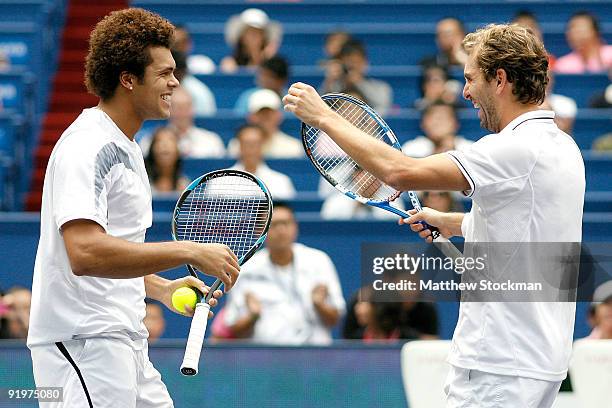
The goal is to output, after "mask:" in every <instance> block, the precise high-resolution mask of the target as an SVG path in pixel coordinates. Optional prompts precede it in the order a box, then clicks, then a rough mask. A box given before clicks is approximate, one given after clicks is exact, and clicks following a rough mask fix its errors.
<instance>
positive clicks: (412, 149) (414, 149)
mask: <svg viewBox="0 0 612 408" xmlns="http://www.w3.org/2000/svg"><path fill="white" fill-rule="evenodd" d="M472 143H474V142H472V141H471V140H467V139H465V138H463V137H461V136H455V150H464V149H466V148H467V147H469V146H471V145H472ZM434 148H435V146H434V143H433V142H432V141H431V139H429V138H427V137H425V136H419V137H416V138H414V139H413V140H409V141H407V142H406V143H404V145H403V146H402V151H403V152H404V154H405V155H406V156H410V157H426V156H431V155H432V154H433V152H434Z"/></svg>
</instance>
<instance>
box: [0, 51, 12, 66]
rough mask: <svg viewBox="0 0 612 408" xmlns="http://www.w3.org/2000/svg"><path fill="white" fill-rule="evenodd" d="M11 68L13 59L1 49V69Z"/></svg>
mask: <svg viewBox="0 0 612 408" xmlns="http://www.w3.org/2000/svg"><path fill="white" fill-rule="evenodd" d="M9 69H11V60H10V59H9V57H8V55H6V53H5V52H4V51H2V50H0V71H8V70H9Z"/></svg>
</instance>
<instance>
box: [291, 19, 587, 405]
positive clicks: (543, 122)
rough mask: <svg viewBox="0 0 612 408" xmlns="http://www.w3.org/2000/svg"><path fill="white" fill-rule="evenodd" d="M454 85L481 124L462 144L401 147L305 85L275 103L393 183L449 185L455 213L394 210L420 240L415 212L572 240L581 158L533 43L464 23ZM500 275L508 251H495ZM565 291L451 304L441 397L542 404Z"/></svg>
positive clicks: (423, 232)
mask: <svg viewBox="0 0 612 408" xmlns="http://www.w3.org/2000/svg"><path fill="white" fill-rule="evenodd" d="M463 48H464V50H465V51H466V53H467V54H468V61H467V64H466V66H465V81H466V82H465V87H464V89H463V96H464V97H465V99H467V100H470V101H471V102H472V103H473V105H474V107H475V108H478V117H479V118H480V122H481V125H482V127H483V128H485V129H487V130H489V131H491V132H492V134H489V135H487V136H485V137H483V138H481V139H480V140H479V141H477V142H476V143H474V144H473V145H472V146H470V147H467V148H466V149H464V150H462V151H450V152H448V153H443V154H436V155H432V156H429V157H426V158H421V159H415V158H410V157H407V156H405V155H404V154H402V153H401V151H399V150H396V149H394V148H392V147H390V146H388V145H386V144H385V143H382V142H380V141H378V140H376V139H375V138H373V137H370V136H368V135H366V134H365V133H362V132H360V131H359V130H357V129H356V128H355V127H353V126H352V125H351V124H350V123H348V122H347V121H345V120H343V119H342V118H341V117H340V116H339V115H338V114H337V113H335V112H333V111H332V110H331V109H329V108H328V106H327V105H326V104H325V102H323V101H322V100H321V98H320V97H319V95H318V94H317V92H316V91H315V90H314V88H313V87H311V86H309V85H306V84H303V83H296V84H294V85H292V86H291V88H290V89H289V91H288V94H287V95H286V96H285V97H284V99H283V101H284V103H285V109H286V110H287V111H290V112H293V113H295V115H296V116H297V117H299V118H300V119H301V120H302V121H303V122H305V123H307V124H309V125H311V126H313V127H315V128H318V129H321V130H322V131H324V132H325V133H326V134H328V135H329V136H330V137H331V138H332V139H333V140H334V141H335V142H336V143H337V144H338V145H339V146H340V147H341V148H342V149H343V150H344V151H345V152H346V153H347V154H348V155H349V156H351V157H352V158H353V159H354V160H355V161H356V162H357V163H358V164H359V165H360V166H361V167H363V168H364V169H365V170H366V171H368V172H370V173H371V174H373V175H374V176H375V177H377V178H378V179H380V180H381V181H383V182H384V183H386V184H388V185H390V186H392V187H394V188H396V189H398V190H454V191H462V192H464V194H466V195H467V196H468V197H470V198H471V199H472V209H471V211H470V212H469V213H467V214H456V213H440V212H437V211H434V210H432V209H429V208H424V209H423V211H422V212H418V213H416V211H412V213H411V214H412V215H411V217H409V218H407V219H404V220H401V223H405V224H409V225H410V226H411V228H412V230H413V231H416V232H418V233H419V235H420V236H421V237H422V238H424V239H426V240H427V241H429V242H430V241H431V239H432V237H431V232H430V231H429V230H428V229H423V226H422V224H417V222H418V221H426V222H427V224H429V225H431V226H434V227H437V228H438V229H439V230H440V232H441V234H442V235H443V236H445V237H447V238H449V237H451V236H463V237H465V240H466V242H491V243H495V242H506V243H508V242H512V243H516V245H518V243H525V242H580V241H581V238H582V212H583V202H584V191H585V173H584V162H583V160H582V156H581V154H580V150H579V148H578V147H577V145H576V143H575V142H574V141H573V139H572V138H571V137H570V136H568V135H567V134H566V133H564V132H562V131H561V130H559V128H558V127H557V126H556V125H555V123H554V121H553V118H554V114H553V112H550V111H544V110H540V109H539V105H540V104H541V103H542V101H543V100H544V96H545V90H546V84H547V82H548V77H547V71H548V57H547V53H546V50H545V49H544V46H543V45H542V43H541V42H540V41H539V40H538V39H537V38H536V37H535V36H534V35H533V34H532V33H531V32H530V31H528V30H527V29H525V28H522V27H519V26H517V25H490V26H487V27H485V28H483V29H480V30H478V31H476V32H474V33H471V34H468V35H467V36H466V37H465V39H464V41H463ZM503 261H504V262H505V263H506V264H507V266H508V269H507V271H509V273H510V275H512V272H513V271H514V272H519V270H518V269H519V266H518V265H519V264H520V261H519V260H518V259H516V257H513V256H512V255H511V254H510V255H508V257H507V259H503ZM575 308H576V305H575V302H572V301H569V302H506V303H504V302H471V303H462V304H461V307H460V312H459V320H458V322H457V327H456V329H455V333H454V335H453V342H452V348H451V352H450V355H449V357H448V361H449V363H450V364H451V370H450V373H449V376H448V379H447V385H446V387H445V390H446V393H447V406H448V407H481V408H482V407H533V408H535V407H537V408H545V407H550V406H552V404H553V402H554V400H555V398H556V395H557V393H558V390H559V387H560V384H561V381H562V380H563V379H564V378H565V376H566V373H567V368H568V364H569V358H570V353H571V347H572V337H573V328H574V318H575Z"/></svg>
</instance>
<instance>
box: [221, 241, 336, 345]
mask: <svg viewBox="0 0 612 408" xmlns="http://www.w3.org/2000/svg"><path fill="white" fill-rule="evenodd" d="M318 284H324V285H326V286H327V290H328V293H329V295H328V299H327V302H328V303H329V304H330V305H331V306H333V307H334V308H336V309H337V310H338V311H339V312H340V314H341V315H343V314H344V312H345V310H346V304H345V302H344V297H343V296H342V289H341V287H340V282H339V280H338V275H337V273H336V268H335V267H334V264H333V262H332V261H331V259H330V258H329V256H327V254H326V253H324V252H322V251H319V250H318V249H314V248H309V247H307V246H305V245H302V244H299V243H295V244H293V262H292V263H291V264H290V265H288V266H286V267H279V266H277V265H274V264H273V263H272V261H271V260H270V255H269V252H268V249H267V248H266V249H263V250H261V251H260V252H258V253H257V254H255V255H254V256H253V258H251V259H250V260H249V262H247V263H246V264H245V265H244V266H243V267H242V269H241V271H240V278H238V281H237V282H236V285H235V286H234V288H233V289H232V291H231V292H229V294H228V299H227V304H226V306H225V315H224V316H225V324H226V325H228V326H231V325H233V324H235V323H236V321H238V319H240V318H241V317H243V316H245V315H246V314H247V312H248V309H247V306H246V302H245V295H246V293H248V292H251V293H253V294H254V295H255V296H256V297H257V298H258V299H259V301H260V302H261V306H262V307H261V315H260V317H259V319H258V320H257V323H256V324H255V328H254V333H253V337H252V338H251V339H250V340H251V341H253V342H255V343H272V344H319V345H324V344H330V343H331V342H332V337H331V329H329V328H328V327H326V326H325V324H323V322H322V321H321V319H320V317H319V315H318V313H317V311H316V310H315V308H314V306H313V304H312V290H313V288H314V287H315V286H317V285H318Z"/></svg>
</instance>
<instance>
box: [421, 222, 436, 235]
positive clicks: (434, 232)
mask: <svg viewBox="0 0 612 408" xmlns="http://www.w3.org/2000/svg"><path fill="white" fill-rule="evenodd" d="M419 224H421V225H422V226H423V227H424V228H425V229H428V230H429V231H431V238H432V239H436V238H438V237H439V236H440V230H439V229H438V227H432V226H431V225H429V224H428V223H426V222H425V221H419Z"/></svg>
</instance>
